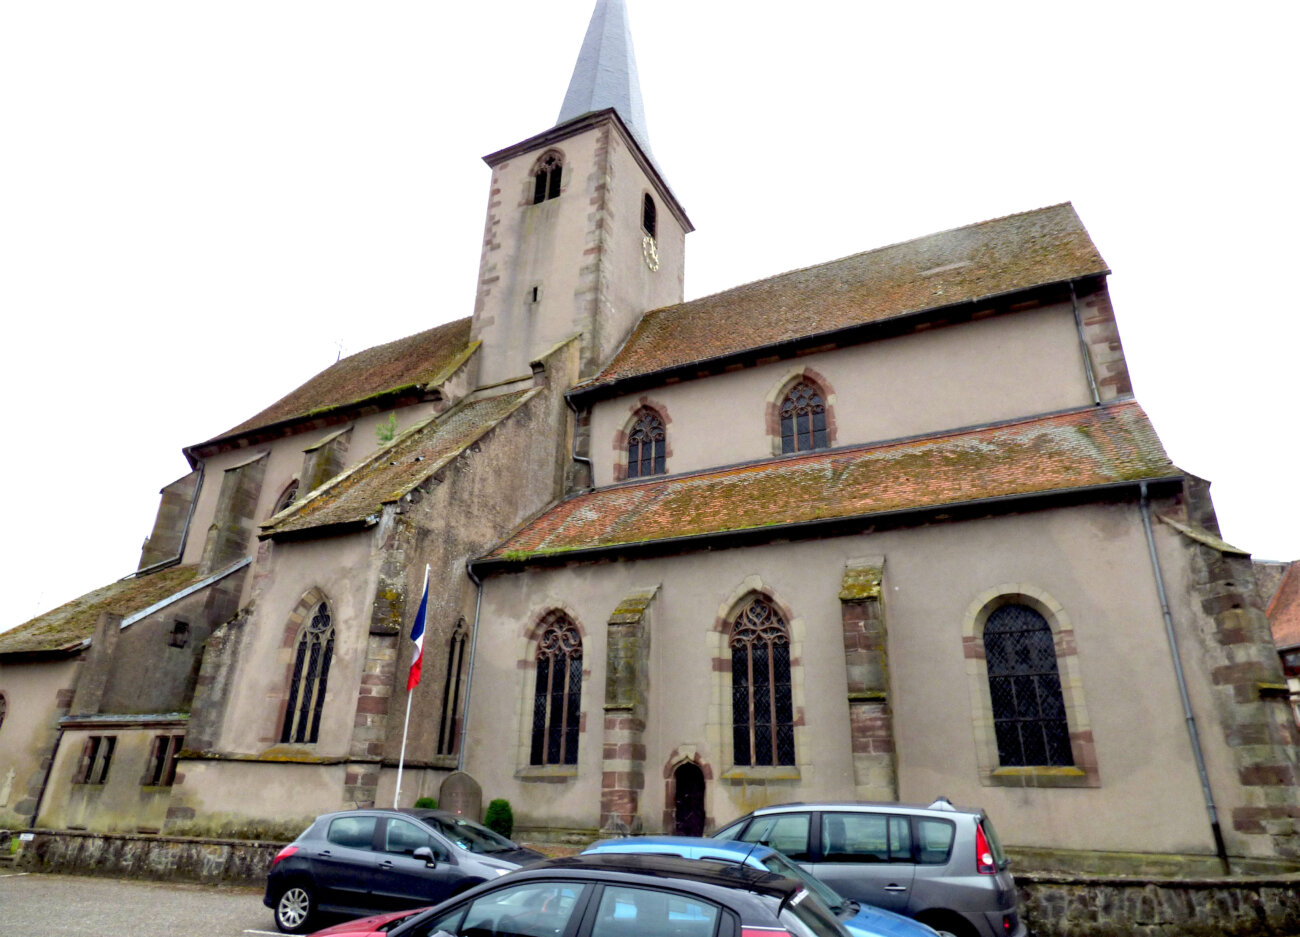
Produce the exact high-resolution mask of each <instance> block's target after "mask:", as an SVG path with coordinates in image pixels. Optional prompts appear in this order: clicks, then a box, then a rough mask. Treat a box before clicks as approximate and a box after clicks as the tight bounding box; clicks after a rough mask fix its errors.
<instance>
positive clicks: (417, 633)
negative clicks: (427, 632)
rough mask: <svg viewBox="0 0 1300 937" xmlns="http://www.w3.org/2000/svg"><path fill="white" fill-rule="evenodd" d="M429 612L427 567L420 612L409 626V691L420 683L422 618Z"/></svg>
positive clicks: (422, 640)
mask: <svg viewBox="0 0 1300 937" xmlns="http://www.w3.org/2000/svg"><path fill="white" fill-rule="evenodd" d="M428 611H429V567H428V566H427V565H426V566H425V567H424V592H423V594H422V595H421V596H420V610H419V611H418V612H416V613H415V623H414V624H413V625H411V641H412V642H413V643H414V644H415V653H414V655H413V656H412V657H411V674H410V676H408V677H407V678H406V689H407V691H408V692H409V691H411V690H414V689H415V685H416V684H417V683H419V682H420V668H421V667H422V666H423V665H424V617H425V615H426V613H427V612H428Z"/></svg>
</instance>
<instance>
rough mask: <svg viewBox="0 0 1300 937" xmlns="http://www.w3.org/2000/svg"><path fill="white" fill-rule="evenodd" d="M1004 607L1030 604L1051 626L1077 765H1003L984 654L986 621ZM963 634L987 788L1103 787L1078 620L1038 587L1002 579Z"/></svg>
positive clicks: (980, 600) (966, 621)
mask: <svg viewBox="0 0 1300 937" xmlns="http://www.w3.org/2000/svg"><path fill="white" fill-rule="evenodd" d="M1003 605H1025V606H1028V607H1029V608H1032V609H1033V610H1034V611H1036V612H1038V613H1039V614H1040V615H1042V616H1043V618H1045V619H1046V620H1047V623H1048V625H1049V626H1050V627H1051V629H1052V640H1053V644H1054V645H1055V648H1056V665H1057V669H1058V671H1059V673H1060V676H1061V696H1062V699H1063V700H1064V702H1065V717H1066V723H1067V725H1068V726H1069V731H1070V749H1071V751H1072V753H1073V755H1074V765H1073V766H1070V767H1049V766H1029V767H1002V766H1001V765H1000V764H999V763H998V744H997V736H996V734H995V732H994V728H993V702H992V699H991V697H990V695H989V676H988V667H987V665H986V663H985V658H984V624H985V622H986V621H988V617H989V615H991V614H992V613H993V612H994V611H995V610H996V609H998V608H1000V607H1001V606H1003ZM961 635H962V651H963V654H964V657H965V661H966V678H967V683H968V686H969V689H970V699H971V720H972V728H973V730H974V736H975V756H976V761H977V764H978V765H979V776H980V784H982V785H984V786H985V787H1044V788H1046V787H1100V786H1101V775H1100V772H1099V770H1098V766H1097V750H1096V746H1095V745H1094V743H1093V737H1092V723H1091V722H1090V721H1089V719H1088V708H1087V705H1086V703H1085V701H1084V693H1083V678H1082V676H1081V674H1080V671H1079V653H1078V647H1077V645H1076V642H1075V636H1074V624H1073V623H1072V622H1071V621H1070V616H1069V614H1068V613H1067V612H1066V611H1065V608H1064V607H1063V606H1062V605H1061V603H1060V602H1058V601H1056V599H1054V598H1053V597H1052V596H1051V594H1050V593H1048V592H1047V591H1046V590H1045V589H1040V588H1038V587H1037V586H1034V585H1030V584H1028V583H1022V582H1012V583H1003V584H1001V585H998V586H994V587H993V588H991V589H987V590H985V591H984V592H982V593H980V594H979V595H978V596H976V597H975V599H974V600H972V602H971V603H970V605H968V606H967V608H966V613H965V615H964V617H963V619H962V630H961Z"/></svg>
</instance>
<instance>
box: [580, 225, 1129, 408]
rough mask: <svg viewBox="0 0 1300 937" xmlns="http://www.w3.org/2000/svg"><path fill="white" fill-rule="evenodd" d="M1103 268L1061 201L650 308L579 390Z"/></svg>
mask: <svg viewBox="0 0 1300 937" xmlns="http://www.w3.org/2000/svg"><path fill="white" fill-rule="evenodd" d="M1106 270H1107V268H1106V263H1105V261H1103V260H1102V259H1101V255H1100V254H1099V253H1097V248H1096V247H1095V246H1093V243H1092V239H1091V238H1089V237H1088V232H1087V231H1085V230H1084V227H1083V224H1082V223H1081V222H1080V221H1079V216H1078V215H1077V214H1075V211H1074V208H1073V207H1072V206H1071V205H1070V204H1069V203H1066V204H1063V205H1054V206H1052V207H1050V208H1040V209H1038V210H1036V211H1030V212H1025V213H1023V214H1019V215H1009V216H1008V217H1006V218H998V219H995V220H993V221H985V222H981V223H980V224H974V225H970V226H968V227H965V228H956V229H954V230H952V231H944V232H941V233H939V234H931V235H927V236H926V237H922V238H917V239H916V240H914V241H905V242H904V243H902V244H894V245H892V246H890V247H882V248H878V249H877V250H872V251H867V252H866V253H863V254H854V255H853V256H851V257H845V258H842V259H840V260H833V261H830V262H829V263H824V264H819V265H818V266H815V267H805V268H804V269H802V270H794V271H791V272H790V273H783V274H780V275H778V276H774V277H770V278H768V279H766V280H759V281H757V282H754V283H749V284H746V285H744V286H738V287H736V288H734V289H730V290H727V291H725V292H722V293H715V294H714V295H712V296H705V297H703V298H701V299H694V300H691V301H690V302H686V303H680V304H679V305H676V306H668V307H665V308H663V309H656V310H653V311H652V312H649V313H647V314H646V315H645V316H643V317H642V319H641V321H640V322H639V323H638V324H637V327H636V329H635V330H634V331H633V333H632V335H631V336H630V337H629V338H628V340H627V342H626V344H625V345H624V346H623V348H622V349H620V350H619V352H618V354H617V355H616V356H615V357H614V360H613V361H611V362H610V363H609V365H608V366H606V368H605V369H604V370H603V371H601V373H600V374H598V375H597V376H596V377H595V378H593V379H592V380H591V381H589V382H588V383H587V384H584V385H579V389H580V390H581V389H584V388H587V387H595V386H598V385H601V384H606V383H610V382H612V381H618V380H622V379H624V378H629V377H635V376H637V375H643V374H650V373H653V372H656V371H662V370H665V369H669V368H674V367H677V366H681V365H687V364H690V363H692V362H694V361H700V360H705V359H710V358H717V357H725V356H727V355H732V354H738V353H741V352H744V351H747V350H749V349H756V348H763V347H766V346H769V345H775V344H778V343H781V342H784V341H789V340H793V339H799V338H802V337H805V336H809V335H817V334H821V333H824V332H831V331H835V330H837V329H842V328H846V327H850V326H855V325H862V324H865V323H869V322H879V321H882V320H885V319H890V318H893V317H895V316H901V315H906V314H907V313H913V312H921V311H923V310H926V309H932V308H935V307H939V306H946V305H949V304H952V303H958V302H963V301H969V300H977V299H981V298H984V297H989V296H998V295H1001V294H1004V293H1011V292H1015V291H1019V290H1025V289H1030V288H1032V287H1035V286H1043V285H1046V284H1050V283H1060V282H1063V281H1066V280H1071V279H1077V278H1080V277H1084V276H1088V275H1095V274H1101V273H1105V272H1106Z"/></svg>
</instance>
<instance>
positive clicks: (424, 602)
mask: <svg viewBox="0 0 1300 937" xmlns="http://www.w3.org/2000/svg"><path fill="white" fill-rule="evenodd" d="M428 607H429V564H428V563H425V564H424V588H423V589H422V590H420V609H419V611H417V612H416V613H415V623H414V624H413V625H412V629H411V630H412V632H414V631H415V629H416V628H417V627H418V628H419V632H420V634H419V637H420V642H421V643H420V647H419V649H418V651H417V653H416V657H415V660H413V661H411V669H412V670H413V671H414V670H415V665H416V664H417V663H419V661H420V659H421V658H422V657H423V656H424V644H423V641H424V624H425V622H424V619H425V615H426V613H427V611H428ZM411 637H412V639H414V638H415V634H414V633H412V635H411ZM412 676H414V677H415V684H418V683H419V682H420V676H419V673H418V672H415V673H413V674H412ZM415 684H413V683H412V682H411V677H410V676H408V677H407V678H406V721H405V722H403V723H402V750H401V752H400V753H399V754H398V756H397V786H396V788H395V789H394V790H393V809H394V810H396V809H397V807H398V802H399V801H400V800H401V797H402V768H403V767H404V766H405V764H406V734H407V732H408V731H409V730H410V728H411V698H412V697H413V696H414V695H415V694H414V692H413V691H414V690H415Z"/></svg>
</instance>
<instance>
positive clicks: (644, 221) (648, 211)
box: [641, 192, 658, 237]
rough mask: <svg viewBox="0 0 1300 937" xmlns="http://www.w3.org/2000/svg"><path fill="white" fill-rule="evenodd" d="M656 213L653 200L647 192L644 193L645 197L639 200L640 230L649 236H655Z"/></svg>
mask: <svg viewBox="0 0 1300 937" xmlns="http://www.w3.org/2000/svg"><path fill="white" fill-rule="evenodd" d="M657 214H658V212H657V210H656V209H655V200H654V199H652V198H651V197H650V193H649V192H647V193H646V194H645V198H644V199H643V200H642V202H641V230H643V231H644V232H645V233H646V234H648V235H650V236H651V237H654V236H655V231H656V219H655V216H656V215H657Z"/></svg>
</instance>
